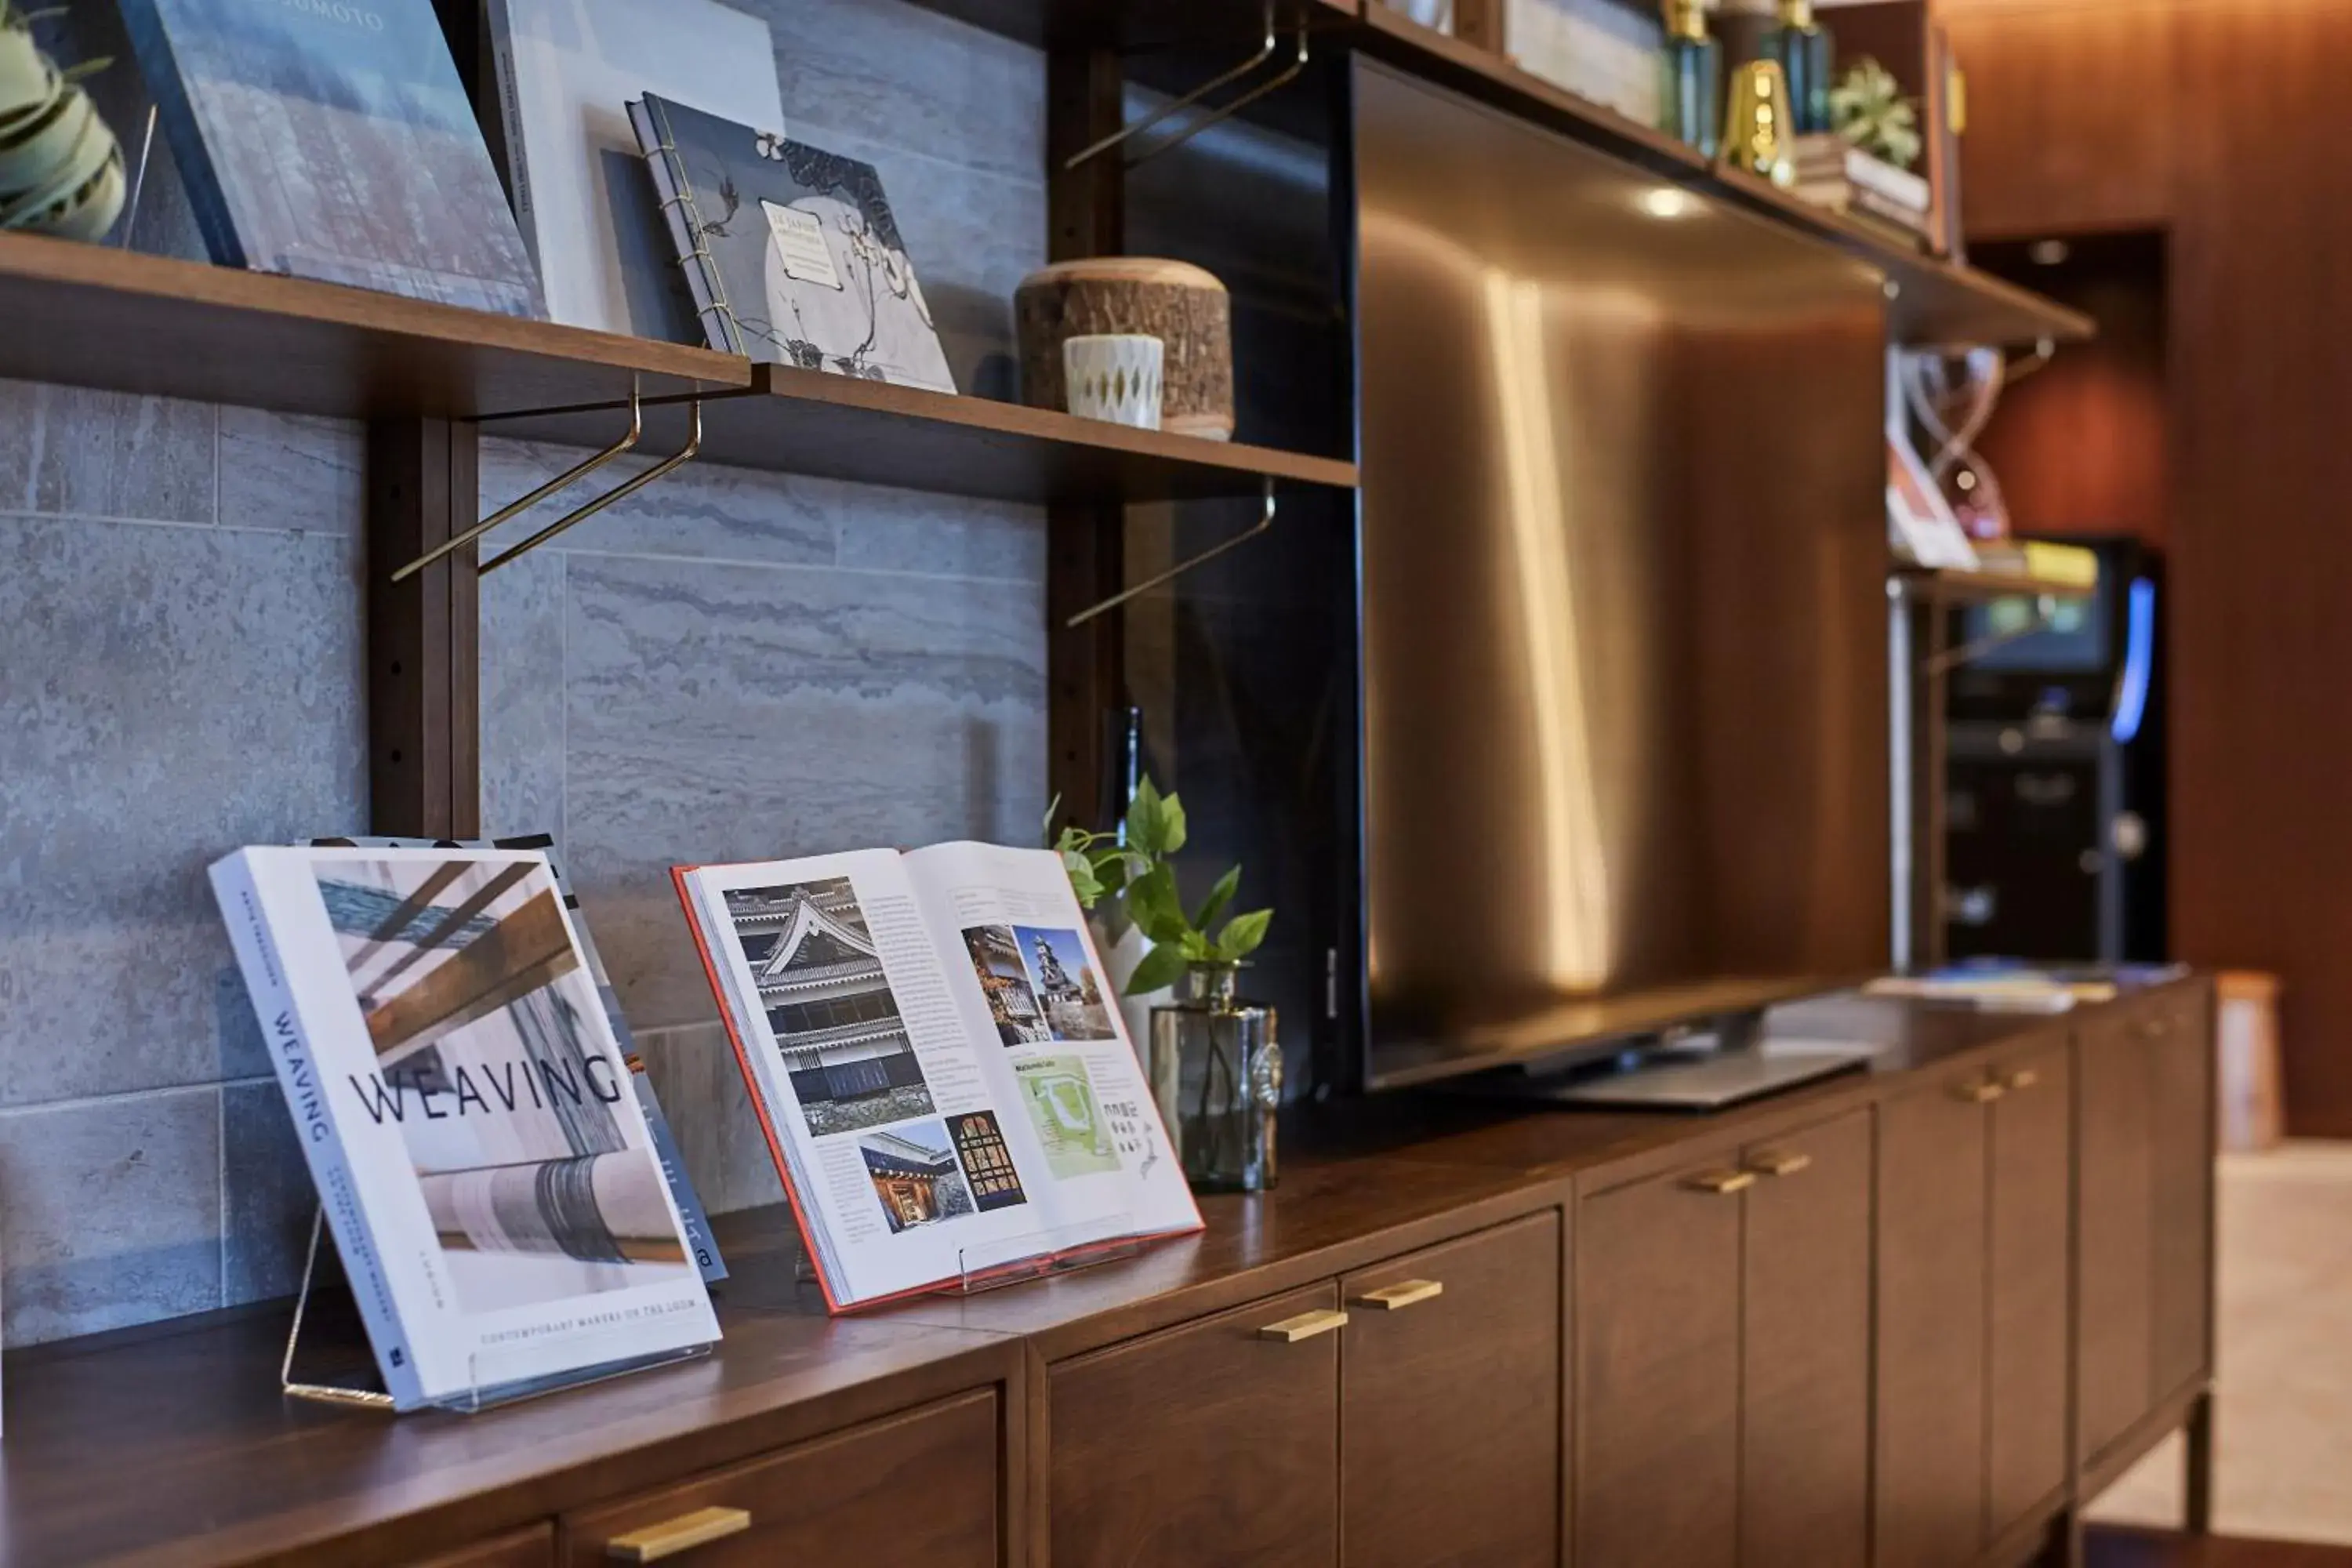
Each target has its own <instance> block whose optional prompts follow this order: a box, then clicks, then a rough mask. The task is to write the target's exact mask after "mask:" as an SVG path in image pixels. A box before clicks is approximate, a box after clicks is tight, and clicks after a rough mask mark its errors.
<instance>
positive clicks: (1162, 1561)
mask: <svg viewBox="0 0 2352 1568" xmlns="http://www.w3.org/2000/svg"><path fill="white" fill-rule="evenodd" d="M1338 1309H1339V1290H1338V1289H1337V1288H1336V1287H1335V1286H1334V1285H1332V1284H1331V1283H1329V1282H1328V1281H1327V1282H1325V1283H1323V1284H1320V1285H1314V1286H1309V1287H1308V1288H1307V1289H1302V1290H1294V1291H1292V1292H1290V1293H1289V1294H1288V1295H1285V1296H1276V1297H1272V1298H1270V1299H1268V1300H1264V1301H1259V1302H1256V1303H1254V1304H1253V1305H1250V1306H1247V1307H1244V1308H1241V1309H1239V1310H1234V1311H1231V1312H1224V1313H1220V1314H1219V1315H1218V1316H1216V1317H1213V1318H1207V1319H1203V1320H1202V1321H1200V1322H1197V1323H1189V1324H1186V1325H1185V1326H1184V1327H1182V1328H1178V1329H1171V1330H1168V1331H1166V1332H1164V1333H1157V1334H1149V1335H1146V1336H1145V1337H1143V1338H1142V1339H1139V1340H1133V1341H1130V1342H1128V1343H1125V1344H1121V1345H1115V1346H1113V1347H1111V1348H1110V1349H1108V1350H1104V1351H1097V1352H1094V1353H1093V1354H1091V1355H1084V1356H1078V1357H1075V1358H1073V1359H1072V1360H1069V1361H1066V1362H1058V1363H1055V1365H1054V1366H1053V1367H1052V1368H1051V1369H1049V1370H1048V1372H1047V1373H1046V1378H1047V1388H1048V1398H1049V1405H1048V1410H1047V1416H1046V1441H1047V1444H1048V1446H1049V1447H1050V1450H1051V1456H1052V1457H1051V1458H1050V1460H1049V1464H1050V1467H1051V1472H1050V1487H1051V1491H1050V1502H1049V1507H1050V1509H1051V1515H1050V1518H1049V1520H1048V1521H1047V1524H1048V1531H1049V1534H1050V1537H1051V1540H1052V1542H1053V1562H1054V1563H1055V1568H1096V1565H1097V1564H1116V1565H1117V1568H1197V1565H1199V1564H1202V1563H1248V1564H1250V1565H1251V1568H1331V1565H1332V1564H1333V1563H1336V1562H1337V1561H1338V1559H1339V1342H1340V1340H1341V1338H1342V1337H1343V1335H1344V1333H1345V1332H1347V1331H1345V1330H1341V1329H1339V1328H1338V1327H1336V1326H1333V1320H1334V1319H1335V1318H1336V1316H1337V1314H1338ZM1270 1329H1278V1330H1279V1331H1278V1332H1277V1333H1275V1334H1273V1335H1269V1334H1268V1333H1267V1332H1266V1331H1268V1330H1270ZM1291 1336H1296V1337H1291ZM925 1568H929V1565H928V1564H926V1565H925Z"/></svg>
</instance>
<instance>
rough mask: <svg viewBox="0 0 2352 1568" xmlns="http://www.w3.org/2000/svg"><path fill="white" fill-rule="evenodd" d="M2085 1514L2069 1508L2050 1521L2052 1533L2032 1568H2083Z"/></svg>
mask: <svg viewBox="0 0 2352 1568" xmlns="http://www.w3.org/2000/svg"><path fill="white" fill-rule="evenodd" d="M2084 1561H2085V1559H2084V1548H2083V1516H2082V1515H2081V1514H2080V1513H2078V1512H2076V1511H2075V1510H2073V1509H2071V1508H2070V1509H2068V1510H2066V1511H2065V1512H2063V1513H2062V1514H2060V1515H2059V1516H2058V1517H2057V1518H2055V1519H2053V1520H2052V1521H2050V1533H2049V1536H2048V1538H2047V1539H2046V1540H2044V1541H2043V1542H2042V1551H2041V1552H2040V1553H2039V1554H2038V1555H2037V1556H2035V1558H2034V1559H2033V1562H2032V1565H2031V1568H2083V1564H2084Z"/></svg>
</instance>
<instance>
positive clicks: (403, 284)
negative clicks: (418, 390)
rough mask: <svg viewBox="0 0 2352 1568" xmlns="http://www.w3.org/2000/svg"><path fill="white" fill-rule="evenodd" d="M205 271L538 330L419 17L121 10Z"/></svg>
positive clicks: (403, 12) (249, 5)
mask: <svg viewBox="0 0 2352 1568" xmlns="http://www.w3.org/2000/svg"><path fill="white" fill-rule="evenodd" d="M122 18H123V25H124V26H125V28H126V30H127V31H128V32H129V34H130V36H131V47H132V49H133V51H134V52H135V53H136V54H137V56H138V58H139V64H140V68H141V70H142V74H143V75H144V76H145V77H146V79H147V84H148V88H149V89H150V91H151V92H152V95H153V97H154V100H155V107H156V115H157V121H158V123H160V124H161V125H162V127H163V133H164V137H165V140H166V142H168V143H169V145H170V147H171V150H172V156H173V161H174V162H175V163H178V165H179V168H180V174H181V178H182V180H183V181H184V184H186V186H187V191H188V200H189V204H190V205H191V206H192V207H193V208H194V212H195V216H196V224H197V226H198V227H199V228H200V229H201V230H202V231H203V233H204V237H205V247H206V248H207V249H208V250H209V251H210V252H211V253H212V258H213V259H214V260H215V262H218V263H220V264H221V265H223V266H226V267H242V268H250V269H252V270H254V271H257V272H276V273H283V274H286V275H288V276H290V277H295V278H309V279H317V280H319V281H321V282H327V283H343V284H349V285H351V286H352V287H354V288H360V289H378V290H381V291H383V292H385V293H390V294H400V295H405V296H407V297H408V298H410V299H415V300H435V301H437V302H439V303H442V304H446V305H461V306H465V307H467V308H468V309H472V310H491V311H496V312H499V313H500V314H503V315H509V316H525V317H534V318H535V317H539V316H541V315H543V314H545V309H544V306H543V304H542V302H541V294H540V288H539V277H538V274H537V273H536V271H534V270H533V268H532V267H531V263H530V253H529V252H528V251H526V250H525V249H524V248H523V243H522V237H521V236H520V234H519V233H518V232H517V231H516V228H515V222H514V215H513V213H512V212H510V211H509V209H508V206H507V198H506V193H505V192H504V191H502V190H501V189H500V188H499V178H498V173H497V171H496V170H495V169H494V168H493V167H492V166H491V163H490V155H489V150H488V147H487V146H486V145H485V144H484V142H483V140H482V133H481V129H480V127H479V125H478V123H477V121H476V120H475V117H474V109H473V105H472V104H471V103H470V102H469V101H468V100H467V97H466V91H465V89H464V87H463V86H462V85H461V84H460V83H459V81H458V79H457V63H456V62H455V61H454V60H453V59H451V58H450V55H449V46H448V44H447V42H446V40H445V38H444V37H443V36H442V32H441V24H440V22H439V21H438V20H437V19H436V16H435V15H434V8H433V5H432V3H431V0H368V4H366V5H340V4H311V3H298V0H122Z"/></svg>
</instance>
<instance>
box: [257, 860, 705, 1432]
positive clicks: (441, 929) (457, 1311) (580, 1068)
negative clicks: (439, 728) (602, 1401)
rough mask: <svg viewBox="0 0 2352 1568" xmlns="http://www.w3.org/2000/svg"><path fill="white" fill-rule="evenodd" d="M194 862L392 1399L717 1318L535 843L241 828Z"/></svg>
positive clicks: (673, 1339) (661, 1345)
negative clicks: (338, 836) (225, 846)
mask: <svg viewBox="0 0 2352 1568" xmlns="http://www.w3.org/2000/svg"><path fill="white" fill-rule="evenodd" d="M212 882H213V893H214V896H215V899H216V900H218V901H219V904H220V908H221V914H222V916H223V918H224V920H225V921H226V923H227V926H228V932H229V939H230V942H231V944H232V945H233V946H234V947H235V948H236V960H237V967H238V968H239V969H240V970H241V971H242V972H243V973H244V976H245V984H246V988H247V991H248V992H249V993H250V994H251V995H252V998H253V1006H254V1012H255V1016H257V1019H258V1021H259V1022H260V1025H261V1032H262V1036H263V1038H264V1040H265V1041H266V1042H267V1044H268V1050H269V1056H270V1060H271V1064H272V1066H273V1068H275V1070H276V1072H277V1075H278V1086H279V1088H280V1089H283V1090H284V1091H285V1094H286V1102H287V1107H288V1109H289V1110H290V1111H291V1112H292V1114H293V1119H294V1127H295V1134H296V1137H297V1139H298V1140H299V1142H300V1143H301V1145H302V1150H303V1152H304V1155H305V1157H306V1158H307V1159H308V1161H309V1163H310V1177H311V1180H312V1181H313V1182H314V1183H315V1184H317V1186H318V1189H319V1197H320V1205H321V1206H322V1207H323V1208H324V1209H325V1211H326V1216H327V1222H328V1224H329V1226H331V1228H332V1230H333V1232H334V1238H335V1247H336V1251H337V1252H338V1253H339V1254H340V1256H341V1260H342V1263H343V1267H344V1268H345V1270H346V1271H347V1272H348V1273H349V1275H350V1276H351V1279H352V1293H353V1294H354V1295H355V1296H356V1297H357V1298H358V1301H359V1307H360V1315H361V1317H362V1320H363V1321H365V1323H366V1325H367V1331H368V1339H369V1342H370V1343H371V1344H372V1345H373V1348H374V1351H375V1358H376V1365H377V1369H378V1370H379V1372H380V1373H382V1374H383V1383H384V1387H385V1389H386V1390H387V1391H388V1392H389V1393H390V1394H392V1397H393V1400H394V1404H395V1405H396V1406H397V1407H398V1408H400V1409H403V1410H407V1409H413V1408H415V1407H417V1406H419V1405H431V1404H436V1403H441V1402H446V1401H451V1400H460V1401H462V1400H467V1399H469V1398H471V1397H476V1396H478V1397H496V1396H498V1395H499V1394H503V1393H509V1392H513V1393H520V1392H527V1391H533V1390H536V1389H538V1388H541V1387H544V1386H547V1385H549V1384H553V1383H558V1382H561V1381H562V1379H563V1378H564V1377H565V1376H566V1375H567V1374H572V1373H579V1372H583V1371H586V1370H589V1369H592V1368H594V1369H602V1368H607V1367H612V1366H614V1365H625V1364H630V1363H640V1362H644V1361H646V1360H648V1359H651V1358H656V1357H659V1356H663V1355H666V1354H671V1353H675V1352H679V1351H683V1350H686V1349H689V1348H691V1347H694V1346H698V1345H705V1344H709V1343H710V1342H713V1341H715V1340H717V1339H718V1338H719V1323H718V1321H717V1319H716V1318H715V1317H714V1316H713V1314H712V1312H711V1309H710V1298H709V1294H708V1292H707V1291H706V1289H704V1286H703V1282H702V1277H701V1275H700V1274H699V1273H698V1272H697V1271H696V1268H695V1265H694V1262H693V1259H692V1258H691V1256H690V1253H689V1250H688V1241H687V1237H686V1231H685V1226H684V1224H683V1222H682V1221H681V1220H680V1218H679V1215H678V1212H677V1207H676V1205H674V1204H673V1203H672V1201H671V1199H670V1193H669V1187H668V1185H667V1183H666V1182H665V1181H664V1180H663V1176H662V1171H661V1162H660V1160H659V1158H658V1156H657V1153H656V1150H655V1147H654V1142H653V1137H652V1134H651V1132H650V1131H649V1130H648V1128H647V1126H646V1118H645V1115H644V1113H643V1111H642V1110H640V1109H639V1107H638V1104H637V1100H636V1097H635V1095H634V1094H632V1093H631V1092H630V1089H629V1083H628V1075H629V1069H628V1068H627V1066H626V1064H625V1061H624V1060H623V1058H622V1054H621V1048H620V1046H619V1043H618V1042H617V1041H616V1040H614V1037H613V1031H612V1027H611V1026H610V1024H609V1023H608V1022H607V1021H606V1018H605V1014H604V1007H603V1006H602V1005H600V1004H599V1002H598V1000H597V996H596V991H595V986H594V984H593V981H592V978H591V971H590V969H589V965H588V963H587V961H586V960H585V958H584V957H583V954H582V952H581V948H580V943H579V942H578V939H577V938H576V937H575V935H574V934H573V930H572V921H571V917H570V915H569V913H568V911H567V910H565V909H564V907H563V898H562V893H561V892H560V891H559V890H558V889H557V888H556V884H555V877H554V873H553V872H552V871H551V869H550V868H549V866H548V862H547V858H546V857H545V856H544V855H541V854H539V853H537V852H535V851H513V850H499V849H465V848H431V849H397V848H386V847H372V846H371V847H348V848H324V847H319V848H312V847H304V848H292V847H288V848H248V849H242V850H239V851H238V852H237V853H236V854H234V855H231V856H229V857H228V858H226V859H224V860H221V861H219V862H217V863H216V864H215V865H214V867H213V868H212Z"/></svg>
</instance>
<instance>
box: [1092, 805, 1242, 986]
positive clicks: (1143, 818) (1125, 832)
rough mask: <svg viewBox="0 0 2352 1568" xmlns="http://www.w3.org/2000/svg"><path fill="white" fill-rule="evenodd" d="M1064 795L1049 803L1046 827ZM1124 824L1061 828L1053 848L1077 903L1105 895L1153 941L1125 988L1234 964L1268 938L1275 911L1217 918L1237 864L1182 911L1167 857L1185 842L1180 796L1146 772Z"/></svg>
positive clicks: (1236, 880)
mask: <svg viewBox="0 0 2352 1568" xmlns="http://www.w3.org/2000/svg"><path fill="white" fill-rule="evenodd" d="M1060 805H1061V802H1060V801H1059V800H1056V801H1055V803H1054V805H1052V806H1049V807H1048V808H1047V809H1046V813H1045V820H1046V822H1047V824H1048V825H1049V826H1050V825H1051V824H1052V822H1053V819H1054V814H1055V811H1056V810H1058V809H1059V807H1060ZM1121 827H1122V831H1119V832H1113V833H1089V832H1087V830H1086V829H1084V828H1080V827H1075V826H1072V827H1065V828H1063V829H1062V832H1061V835H1060V837H1057V838H1056V839H1055V841H1054V847H1055V850H1056V851H1058V852H1059V853H1060V855H1061V857H1062V866H1063V868H1064V869H1066V871H1068V872H1069V874H1070V888H1071V890H1072V891H1074V892H1075V893H1076V894H1077V896H1078V902H1079V903H1080V904H1082V905H1084V906H1085V907H1086V908H1087V909H1089V910H1092V909H1094V908H1096V907H1097V906H1098V905H1100V904H1102V903H1103V902H1104V901H1105V900H1115V902H1114V904H1113V909H1114V911H1115V912H1116V913H1117V914H1118V916H1120V917H1121V918H1123V919H1124V920H1126V921H1131V922H1132V923H1134V924H1135V925H1136V926H1138V927H1139V928H1140V929H1141V930H1142V931H1143V934H1144V935H1145V936H1146V937H1148V938H1149V939H1150V942H1151V951H1150V952H1148V953H1146V954H1145V955H1144V958H1143V962H1142V963H1139V964H1137V965H1136V967H1135V973H1133V974H1131V975H1129V977H1128V982H1127V986H1126V994H1128V995H1129V996H1142V995H1146V994H1150V993H1151V992H1154V991H1157V990H1159V989H1160V987H1161V986H1163V985H1173V984H1175V983H1176V982H1177V980H1178V979H1179V978H1181V976H1182V975H1183V973H1184V972H1185V971H1186V970H1187V969H1190V968H1192V966H1193V965H1194V964H1232V963H1240V962H1241V961H1242V960H1243V959H1244V958H1247V957H1248V956H1249V955H1250V954H1251V953H1253V952H1256V951H1257V950H1258V946H1259V944H1260V943H1262V942H1265V931H1266V927H1267V926H1268V925H1270V924H1272V923H1273V921H1274V911H1273V910H1249V911H1248V912H1246V913H1244V914H1238V915H1234V916H1233V917H1232V918H1230V919H1228V920H1226V921H1224V923H1223V925H1222V926H1221V927H1219V929H1218V931H1217V933H1216V934H1215V935H1214V936H1211V935H1210V934H1209V928H1210V927H1211V926H1213V925H1216V924H1217V921H1218V918H1219V917H1220V916H1222V915H1223V914H1224V912H1225V910H1226V909H1227V908H1228V907H1230V906H1231V905H1232V903H1233V901H1234V894H1235V893H1237V892H1239V891H1240V890H1241V882H1242V868H1240V867H1239V866H1235V867H1234V868H1232V869H1230V870H1228V871H1227V872H1226V873H1225V874H1224V875H1223V876H1222V877H1220V878H1218V879H1217V881H1216V885H1215V886H1214V887H1213V888H1211V889H1209V893H1208V896H1207V897H1206V898H1204V899H1202V900H1201V904H1200V907H1199V908H1198V909H1196V910H1192V912H1191V913H1189V914H1188V913H1186V912H1185V910H1184V905H1183V901H1182V900H1181V898H1180V897H1179V896H1178V894H1177V891H1176V868H1175V866H1174V865H1173V864H1172V863H1171V859H1170V857H1171V856H1173V855H1174V854H1175V853H1176V852H1177V851H1178V850H1180V849H1181V848H1183V847H1184V839H1185V826H1184V803H1183V802H1182V801H1181V800H1179V799H1177V798H1176V797H1175V796H1174V795H1161V794H1160V790H1159V786H1157V785H1156V784H1153V783H1152V782H1151V781H1150V779H1148V778H1147V779H1145V780H1144V781H1143V782H1142V783H1141V784H1138V785H1137V786H1136V790H1135V798H1134V799H1132V800H1130V801H1129V803H1128V806H1127V817H1126V820H1125V822H1124V823H1123V824H1122V825H1121Z"/></svg>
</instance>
